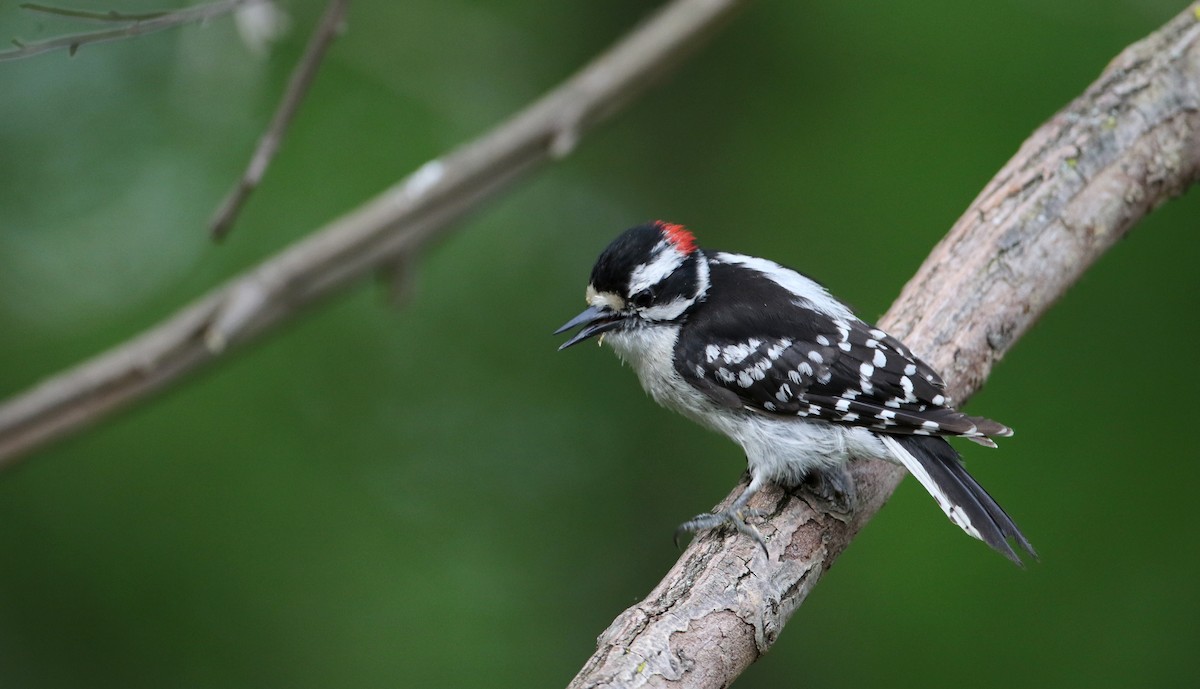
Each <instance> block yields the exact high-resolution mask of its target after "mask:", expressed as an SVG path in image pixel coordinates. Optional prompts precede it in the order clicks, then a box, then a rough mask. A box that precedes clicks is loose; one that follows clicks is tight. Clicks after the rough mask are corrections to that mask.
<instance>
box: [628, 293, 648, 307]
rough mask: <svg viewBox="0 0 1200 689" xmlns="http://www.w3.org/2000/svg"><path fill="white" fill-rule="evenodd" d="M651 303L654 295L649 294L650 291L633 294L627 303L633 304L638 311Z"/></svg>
mask: <svg viewBox="0 0 1200 689" xmlns="http://www.w3.org/2000/svg"><path fill="white" fill-rule="evenodd" d="M652 301H654V293H653V292H651V291H650V290H645V291H643V292H638V293H637V294H634V295H632V296H630V297H629V303H630V304H633V305H634V306H636V307H637V308H639V309H644V308H646V307H647V306H649V305H650V302H652Z"/></svg>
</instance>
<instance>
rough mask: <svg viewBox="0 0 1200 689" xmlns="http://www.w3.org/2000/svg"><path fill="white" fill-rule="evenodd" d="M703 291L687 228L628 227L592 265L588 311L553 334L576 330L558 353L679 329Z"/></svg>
mask: <svg viewBox="0 0 1200 689" xmlns="http://www.w3.org/2000/svg"><path fill="white" fill-rule="evenodd" d="M707 291H708V263H707V261H706V260H705V257H704V253H703V252H702V251H701V250H700V249H699V248H698V247H697V246H696V238H695V237H693V236H692V233H691V232H688V230H687V228H685V227H683V226H682V225H673V224H671V223H666V222H663V221H661V220H658V221H655V222H652V223H647V224H645V225H638V226H637V227H631V228H629V229H628V230H625V232H623V233H621V235H620V236H619V237H617V238H616V239H614V240H613V241H612V243H611V244H609V245H608V247H607V248H606V249H605V250H604V251H603V252H602V253H601V254H600V258H598V259H596V265H595V266H594V267H593V268H592V279H591V281H590V282H589V283H588V287H587V293H586V295H585V296H586V299H587V303H588V307H587V309H585V310H584V311H583V313H581V314H579V315H578V316H576V317H574V318H572V319H571V320H569V321H567V323H566V324H565V325H563V326H562V327H561V328H559V329H558V330H556V331H554V332H555V334H559V333H562V332H566V331H567V330H570V329H572V328H577V327H578V328H580V330H579V332H577V333H575V335H574V336H573V337H571V339H569V340H567V341H566V342H564V343H563V344H562V346H561V347H559V349H566V348H567V347H570V346H571V345H573V344H576V343H579V342H582V341H583V340H586V339H588V338H589V337H592V336H594V335H601V334H603V333H607V332H610V331H618V332H619V331H622V330H628V329H631V328H640V327H646V326H652V325H656V324H658V325H661V324H669V323H678V322H680V321H682V320H683V319H684V318H685V317H686V316H687V313H688V311H689V310H690V309H691V308H692V307H693V306H695V305H696V304H698V303H699V302H701V301H703V299H704V296H705V293H706V292H707Z"/></svg>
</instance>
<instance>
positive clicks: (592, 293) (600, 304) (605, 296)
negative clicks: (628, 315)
mask: <svg viewBox="0 0 1200 689" xmlns="http://www.w3.org/2000/svg"><path fill="white" fill-rule="evenodd" d="M584 298H585V299H587V303H588V306H595V307H597V308H606V307H607V308H609V309H611V310H613V311H621V310H622V309H624V308H625V300H624V299H622V298H621V297H620V296H619V295H616V294H613V293H612V292H597V291H596V288H595V287H592V286H591V285H588V288H587V293H586V295H585V297H584Z"/></svg>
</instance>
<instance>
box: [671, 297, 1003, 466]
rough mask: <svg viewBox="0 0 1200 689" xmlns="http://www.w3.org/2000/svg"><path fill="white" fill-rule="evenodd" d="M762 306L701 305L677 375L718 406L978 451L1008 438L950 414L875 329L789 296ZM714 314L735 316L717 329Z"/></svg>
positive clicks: (927, 371)
mask: <svg viewBox="0 0 1200 689" xmlns="http://www.w3.org/2000/svg"><path fill="white" fill-rule="evenodd" d="M768 288H770V286H768ZM779 289H782V288H779ZM743 291H744V290H743ZM720 298H721V295H720V294H719V293H717V294H712V295H710V299H711V300H712V301H714V302H716V301H718V300H719V299H720ZM764 301H765V304H764V306H765V307H766V308H764V309H762V310H753V311H751V312H747V311H746V310H745V309H742V310H741V311H740V312H737V311H736V310H733V311H731V310H729V309H728V308H721V305H720V304H719V303H711V304H705V305H703V307H702V310H698V311H697V312H696V313H695V314H694V317H693V318H692V319H690V320H689V322H688V323H687V324H686V325H685V329H687V331H688V332H687V334H686V335H687V336H686V337H685V336H681V337H680V338H679V340H678V343H677V345H676V369H677V370H678V372H679V373H680V374H681V375H682V376H684V378H685V379H687V380H688V381H690V382H691V383H692V384H693V385H695V386H696V387H697V388H699V389H701V390H702V391H704V392H705V393H706V394H707V395H708V396H709V397H710V398H711V399H713V400H714V401H716V402H717V403H718V404H722V405H723V406H727V407H737V406H740V407H744V408H747V409H751V410H754V411H758V412H763V413H767V414H773V415H780V416H800V417H806V418H813V419H821V420H824V421H829V422H832V423H838V424H847V425H854V426H865V427H868V428H871V429H874V430H879V431H884V432H887V433H896V434H913V435H955V436H965V437H969V438H973V439H976V440H978V441H980V442H983V443H985V444H990V441H988V440H987V439H986V437H987V436H991V435H1009V434H1011V431H1010V430H1009V429H1008V428H1007V427H1005V426H1003V425H1001V424H998V423H996V422H994V421H990V420H988V419H982V418H977V417H971V416H968V415H966V414H963V413H962V412H959V411H957V410H955V409H953V408H951V407H950V406H949V404H950V402H949V400H948V399H947V398H946V396H945V393H944V390H945V383H944V382H943V381H942V379H941V378H940V377H939V376H938V375H937V373H935V372H934V371H933V369H932V368H930V367H929V365H928V364H926V363H925V362H923V361H921V360H920V359H918V358H917V357H916V356H914V355H913V353H912V352H911V351H909V349H908V348H907V347H905V346H904V345H903V344H902V343H901V342H900V341H899V340H897V339H895V338H894V337H891V336H890V335H888V334H887V333H885V332H883V331H882V330H879V329H877V328H873V327H871V326H870V325H867V324H866V323H864V322H862V321H861V320H858V319H857V318H849V319H848V318H843V317H838V316H833V315H829V314H827V313H824V312H821V311H818V310H815V309H812V308H808V307H807V306H805V305H804V303H803V301H802V300H799V301H798V300H795V299H794V298H782V299H779V298H774V299H766V300H764ZM709 307H711V308H709ZM719 314H736V315H732V316H730V317H728V318H727V320H726V321H724V322H722V321H720V320H717V318H719ZM749 332H753V333H757V334H756V336H754V337H746V335H745V333H749Z"/></svg>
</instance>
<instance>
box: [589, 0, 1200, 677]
mask: <svg viewBox="0 0 1200 689" xmlns="http://www.w3.org/2000/svg"><path fill="white" fill-rule="evenodd" d="M1198 19H1200V8H1197V7H1189V8H1188V10H1187V11H1185V12H1184V13H1183V14H1181V15H1179V16H1178V17H1176V18H1175V19H1174V20H1172V21H1171V22H1170V23H1168V24H1167V25H1166V26H1164V27H1163V28H1162V29H1160V30H1159V31H1157V32H1155V33H1154V34H1152V35H1150V36H1149V37H1147V38H1146V39H1144V40H1143V41H1141V42H1139V43H1136V44H1134V45H1132V46H1130V47H1129V48H1127V49H1126V50H1125V51H1124V52H1122V53H1121V54H1120V55H1119V56H1118V57H1117V58H1116V59H1115V60H1113V61H1112V63H1111V64H1110V65H1109V66H1108V67H1107V68H1106V69H1105V70H1104V72H1103V74H1101V76H1100V78H1099V79H1098V80H1097V81H1096V82H1095V83H1094V84H1092V85H1091V86H1090V87H1089V88H1088V89H1087V90H1086V91H1085V92H1084V93H1083V95H1081V96H1079V97H1078V98H1077V99H1075V101H1074V102H1072V103H1071V104H1070V105H1068V106H1067V107H1066V108H1065V109H1063V110H1062V111H1061V112H1059V113H1058V114H1057V115H1055V116H1054V117H1052V118H1051V119H1050V120H1049V121H1048V122H1046V123H1045V124H1044V125H1042V126H1041V127H1040V128H1039V129H1038V130H1037V131H1035V132H1034V133H1033V135H1032V136H1030V137H1029V139H1028V140H1027V141H1026V142H1025V143H1024V144H1023V145H1022V146H1021V148H1020V150H1019V151H1018V152H1017V154H1016V155H1015V156H1014V157H1013V159H1012V160H1010V161H1009V162H1008V164H1006V165H1005V166H1004V168H1003V169H1002V170H1000V172H999V173H998V174H997V175H996V176H995V178H994V179H993V180H992V181H991V182H990V183H989V184H988V185H987V186H986V187H985V188H984V190H983V192H982V193H981V194H980V195H979V197H978V198H976V199H975V201H974V202H973V203H972V204H971V206H970V207H969V208H968V209H967V212H966V213H964V214H963V216H962V218H960V219H959V221H958V222H957V223H956V224H955V225H954V227H953V229H951V231H950V233H949V234H948V235H947V236H946V237H945V238H944V239H943V240H942V241H941V242H940V243H939V244H938V245H937V247H936V248H935V249H934V250H933V252H932V254H930V256H929V258H928V259H927V260H926V261H925V263H924V264H923V265H922V266H921V268H920V269H919V270H918V272H917V274H916V275H915V276H914V277H913V279H912V280H911V281H909V283H908V285H907V286H905V288H904V290H903V291H902V292H901V294H900V297H899V298H898V299H897V300H896V302H895V304H893V306H892V308H891V309H890V310H889V311H888V313H887V315H886V316H885V317H884V318H883V319H882V321H881V322H880V325H881V326H882V327H884V328H885V329H887V330H889V331H890V332H892V333H893V334H895V335H897V336H898V337H900V338H901V339H902V340H904V341H906V342H907V343H908V344H909V345H911V347H912V349H913V350H914V351H916V352H917V353H918V354H920V355H921V356H922V357H923V358H925V359H926V360H928V361H929V362H930V363H931V364H933V365H934V367H935V368H937V369H939V370H940V371H942V372H943V373H944V374H945V378H946V379H947V380H948V381H949V385H950V392H951V394H952V395H953V396H954V397H955V398H956V399H958V400H960V401H964V400H966V398H968V397H970V395H971V394H972V393H973V392H975V391H976V390H977V389H978V388H979V386H980V385H982V383H983V381H984V380H985V379H986V378H987V376H988V374H989V373H990V372H991V369H992V366H993V365H994V364H995V363H996V361H998V360H999V359H1000V358H1001V357H1002V356H1003V355H1004V353H1005V352H1006V351H1007V350H1008V349H1009V348H1010V347H1011V346H1012V345H1013V344H1014V343H1015V342H1016V341H1017V339H1019V338H1020V337H1021V335H1023V334H1024V333H1025V332H1026V331H1027V330H1028V329H1029V328H1030V326H1031V325H1032V324H1033V323H1034V322H1035V321H1036V320H1037V319H1038V317H1039V316H1041V315H1042V314H1043V313H1044V312H1045V311H1046V310H1047V309H1048V308H1049V307H1050V305H1051V304H1052V303H1053V302H1054V301H1055V300H1056V299H1058V298H1059V297H1061V296H1062V295H1063V293H1064V292H1065V291H1066V290H1067V288H1068V287H1069V286H1070V285H1071V284H1073V283H1074V282H1075V281H1076V280H1077V279H1078V278H1079V276H1080V275H1082V273H1083V272H1084V271H1085V270H1086V269H1087V268H1088V267H1089V266H1090V265H1091V264H1092V263H1093V262H1094V261H1095V260H1096V259H1097V258H1099V256H1100V255H1101V254H1103V253H1104V252H1105V251H1106V250H1108V249H1109V248H1110V247H1111V246H1113V244H1114V243H1116V242H1117V240H1119V239H1120V238H1121V237H1122V236H1124V235H1125V233H1126V232H1128V231H1129V229H1130V228H1131V227H1133V225H1134V224H1135V223H1136V222H1137V221H1138V220H1139V219H1140V218H1142V217H1143V216H1144V215H1146V214H1147V213H1149V212H1150V211H1151V210H1153V209H1154V208H1155V207H1157V206H1158V205H1159V204H1161V203H1163V202H1165V201H1166V200H1168V199H1170V198H1172V197H1174V196H1177V195H1178V194H1180V193H1182V192H1183V191H1184V190H1185V189H1187V187H1188V186H1190V185H1191V184H1192V183H1193V182H1194V181H1196V179H1197V177H1198V175H1200V110H1198V107H1200V22H1198ZM851 471H852V474H853V476H854V479H855V482H856V485H857V489H858V506H857V509H856V510H854V511H853V512H852V513H844V512H841V511H839V510H838V509H837V508H835V507H834V506H832V505H830V504H828V503H825V502H822V501H820V500H818V499H816V498H814V497H813V496H811V495H810V494H808V493H806V492H803V491H801V492H797V493H794V494H789V493H786V492H784V491H781V490H779V489H771V490H766V491H763V492H762V493H760V494H759V495H757V496H756V497H755V499H753V500H752V501H751V505H752V506H753V507H757V508H758V509H761V510H763V511H764V512H766V513H767V514H768V515H770V516H769V517H768V518H767V519H766V520H765V521H764V523H763V524H762V525H761V526H760V527H759V528H760V530H761V532H762V533H763V535H764V536H765V537H767V539H768V545H769V550H770V558H769V559H768V558H767V557H764V555H763V554H762V552H761V551H759V550H758V547H757V546H756V545H755V544H754V543H753V542H751V541H750V539H747V538H744V537H740V536H737V535H730V534H708V535H705V536H703V537H701V538H698V539H696V540H695V541H694V542H693V543H692V544H691V546H689V547H688V548H687V550H686V551H685V552H684V553H683V556H682V557H681V558H680V560H679V562H678V563H676V565H675V566H674V567H673V568H672V569H671V571H670V572H669V573H668V574H667V576H666V578H664V579H663V581H662V582H661V583H660V584H659V585H658V586H657V587H655V589H654V590H653V591H651V592H650V594H649V595H648V596H647V597H646V599H645V600H643V601H642V602H640V603H638V604H636V605H634V606H633V607H631V608H629V609H628V610H626V611H625V612H623V613H622V614H621V615H620V616H618V617H617V619H616V620H615V621H614V622H613V623H612V625H611V626H610V627H609V628H608V629H607V630H606V631H605V632H604V633H603V634H601V635H600V638H599V644H598V646H599V648H598V650H597V652H596V654H595V655H594V656H592V658H590V659H589V660H588V661H587V663H586V664H585V665H584V667H583V669H582V670H581V671H580V673H579V675H578V676H576V677H575V679H574V681H572V682H571V685H570V686H571V687H575V688H582V687H636V686H643V685H645V686H672V687H725V686H728V685H729V684H730V683H731V682H733V681H734V680H735V679H736V678H737V677H738V675H740V674H741V673H742V671H743V670H745V669H746V667H747V666H749V665H750V664H751V663H753V662H754V661H755V660H757V659H758V657H759V656H761V655H762V654H763V653H764V652H766V651H767V650H768V649H769V648H770V647H771V645H772V644H773V643H774V642H775V639H776V638H777V637H778V635H779V632H780V630H781V629H782V628H783V626H784V625H785V624H786V623H787V621H788V618H790V617H791V615H792V613H793V612H795V610H796V609H797V608H798V607H799V606H800V604H801V603H802V602H803V601H804V599H805V597H807V595H808V592H809V591H811V590H812V588H813V586H815V585H816V583H817V582H818V581H819V580H820V578H821V575H822V574H823V573H824V572H825V571H826V570H827V569H828V568H829V567H830V565H831V564H832V563H833V561H834V559H836V558H837V556H838V555H839V554H840V553H841V552H842V551H843V550H845V548H846V547H847V546H848V545H849V543H850V541H851V540H852V539H853V538H854V536H855V534H856V533H857V532H858V530H859V529H860V528H861V527H862V526H863V525H864V524H865V523H866V522H867V521H868V520H869V519H870V518H871V517H872V516H873V515H874V514H875V512H877V511H878V510H879V509H880V508H881V507H882V506H883V504H884V502H886V501H887V499H888V497H889V496H890V495H891V493H892V491H893V490H894V489H895V487H896V485H897V484H898V483H899V482H900V480H901V479H902V478H903V475H904V472H903V470H902V469H900V468H899V467H896V466H892V465H889V464H886V463H883V462H868V461H858V462H854V463H852V470H851ZM741 490H742V486H739V487H738V488H737V489H735V490H734V492H733V493H731V494H730V496H729V497H728V498H726V500H725V502H724V503H723V504H728V503H729V502H730V501H731V500H732V499H733V497H734V496H736V495H737V494H738V493H739V492H740V491H741ZM997 566H1000V565H999V563H998V564H997Z"/></svg>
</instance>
